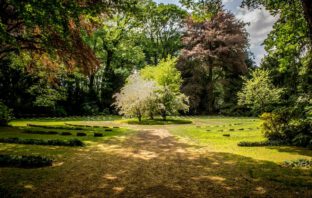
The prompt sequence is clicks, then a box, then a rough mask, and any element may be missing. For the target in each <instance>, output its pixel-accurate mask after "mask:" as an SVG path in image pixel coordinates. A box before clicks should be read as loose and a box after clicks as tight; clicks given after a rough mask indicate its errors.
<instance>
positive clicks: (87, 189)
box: [27, 128, 311, 198]
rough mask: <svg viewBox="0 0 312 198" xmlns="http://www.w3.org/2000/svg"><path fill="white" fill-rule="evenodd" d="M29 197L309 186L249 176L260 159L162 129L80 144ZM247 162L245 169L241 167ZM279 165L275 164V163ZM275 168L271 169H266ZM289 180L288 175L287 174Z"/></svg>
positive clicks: (271, 192)
mask: <svg viewBox="0 0 312 198" xmlns="http://www.w3.org/2000/svg"><path fill="white" fill-rule="evenodd" d="M66 163H69V165H68V166H66V168H60V169H59V170H58V171H57V172H56V173H57V174H56V175H55V177H54V175H53V177H51V179H49V180H48V181H47V182H46V183H44V184H42V186H39V187H37V188H36V190H35V192H33V193H31V194H29V195H27V196H28V197H192V198H193V197H214V198H215V197H294V196H295V195H296V196H299V195H300V196H301V197H309V196H311V190H308V187H306V188H304V187H303V188H300V189H299V190H298V189H293V187H292V186H291V184H290V185H286V184H281V183H279V182H278V181H274V180H269V179H268V178H264V177H262V176H261V177H260V176H258V177H257V175H253V169H260V170H263V171H268V170H267V169H268V168H270V167H272V165H271V166H268V165H267V164H265V163H263V162H258V161H253V160H251V159H246V158H244V157H240V156H235V155H231V154H225V153H210V152H208V151H204V150H203V149H201V148H198V147H194V146H191V145H188V144H185V143H182V142H179V141H178V140H176V139H175V138H174V137H173V136H172V135H171V134H170V133H169V132H168V131H167V130H166V129H163V128H158V129H149V130H141V131H140V132H138V133H136V134H135V135H130V136H128V137H125V138H122V139H112V140H109V141H107V142H104V143H100V144H97V145H95V146H92V147H87V148H85V149H82V150H81V151H80V152H78V153H77V155H75V156H73V157H72V158H70V159H68V160H67V161H66ZM247 165H248V167H249V168H248V169H244V167H246V166H247ZM276 168H278V166H276ZM270 171H274V170H270ZM290 179H291V178H290Z"/></svg>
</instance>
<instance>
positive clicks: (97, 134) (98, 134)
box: [94, 133, 103, 137]
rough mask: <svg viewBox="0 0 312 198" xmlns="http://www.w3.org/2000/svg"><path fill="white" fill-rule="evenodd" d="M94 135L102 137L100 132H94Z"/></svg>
mask: <svg viewBox="0 0 312 198" xmlns="http://www.w3.org/2000/svg"><path fill="white" fill-rule="evenodd" d="M94 137H103V134H102V133H94Z"/></svg>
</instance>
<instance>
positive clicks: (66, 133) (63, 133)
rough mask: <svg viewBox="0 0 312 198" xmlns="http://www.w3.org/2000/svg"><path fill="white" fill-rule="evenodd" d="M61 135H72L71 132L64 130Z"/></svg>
mask: <svg viewBox="0 0 312 198" xmlns="http://www.w3.org/2000/svg"><path fill="white" fill-rule="evenodd" d="M61 135H72V134H71V133H70V132H62V133H61Z"/></svg>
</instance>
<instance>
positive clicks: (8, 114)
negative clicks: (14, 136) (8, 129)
mask: <svg viewBox="0 0 312 198" xmlns="http://www.w3.org/2000/svg"><path fill="white" fill-rule="evenodd" d="M11 119H13V114H12V110H11V109H9V108H8V107H7V106H6V105H5V104H3V103H2V102H0V126H7V125H8V123H9V122H10V120H11Z"/></svg>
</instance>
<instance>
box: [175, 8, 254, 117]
mask: <svg viewBox="0 0 312 198" xmlns="http://www.w3.org/2000/svg"><path fill="white" fill-rule="evenodd" d="M244 25H245V24H244V23H243V22H241V21H238V20H237V19H235V16H234V15H233V14H232V13H230V12H227V11H220V12H218V13H217V14H215V15H213V16H211V18H208V19H206V20H204V21H198V20H194V19H193V18H192V17H190V18H189V19H188V20H187V33H186V35H185V36H184V37H183V44H184V46H185V47H184V48H183V50H182V53H181V56H180V58H179V62H178V65H177V67H178V69H179V70H180V71H181V73H182V78H183V79H184V83H183V86H182V92H184V93H185V94H186V95H187V96H189V97H190V105H191V111H192V113H213V112H215V107H216V101H217V95H218V94H217V92H216V91H217V90H216V87H217V86H219V87H220V86H221V87H224V86H223V85H222V84H224V83H226V82H227V80H228V79H227V76H238V75H241V74H245V73H246V72H247V65H246V59H247V56H246V54H247V53H246V51H247V47H248V45H247V44H248V39H247V32H246V30H245V28H244Z"/></svg>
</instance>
